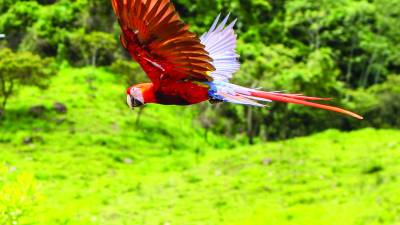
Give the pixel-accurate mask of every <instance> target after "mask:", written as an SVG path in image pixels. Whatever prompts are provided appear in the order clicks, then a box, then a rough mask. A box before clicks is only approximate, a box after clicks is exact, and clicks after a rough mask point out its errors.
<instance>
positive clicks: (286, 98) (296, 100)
mask: <svg viewBox="0 0 400 225" xmlns="http://www.w3.org/2000/svg"><path fill="white" fill-rule="evenodd" d="M250 95H251V96H253V97H256V98H262V99H266V100H271V101H277V102H286V103H293V104H298V105H305V106H310V107H314V108H319V109H324V110H329V111H333V112H337V113H342V114H346V115H349V116H352V117H354V118H357V119H359V120H362V119H363V117H362V116H360V115H358V114H356V113H353V112H350V111H348V110H345V109H341V108H338V107H334V106H329V105H324V104H319V103H315V102H309V101H310V100H330V99H325V98H317V97H308V96H303V95H296V94H281V93H275V92H263V91H256V90H252V91H250Z"/></svg>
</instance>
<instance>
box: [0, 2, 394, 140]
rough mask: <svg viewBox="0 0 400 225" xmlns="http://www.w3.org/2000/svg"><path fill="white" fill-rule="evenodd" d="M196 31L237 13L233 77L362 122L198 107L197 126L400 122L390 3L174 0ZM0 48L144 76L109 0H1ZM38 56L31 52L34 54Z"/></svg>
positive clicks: (294, 110)
mask: <svg viewBox="0 0 400 225" xmlns="http://www.w3.org/2000/svg"><path fill="white" fill-rule="evenodd" d="M173 3H174V4H175V6H176V8H177V10H178V12H179V13H180V15H181V17H182V18H183V19H184V21H185V22H187V23H188V24H190V25H191V29H192V30H193V31H195V32H197V33H198V34H201V33H203V32H205V31H206V30H207V28H208V27H210V25H211V24H212V22H213V20H214V18H215V17H216V16H217V15H218V14H219V13H222V14H224V15H225V14H228V13H231V18H232V20H233V18H238V22H237V25H236V31H237V33H238V39H239V40H238V53H239V54H240V56H241V57H240V61H241V62H242V67H241V70H240V72H238V74H236V75H235V78H234V82H236V83H238V84H241V85H247V86H250V87H262V88H263V89H265V90H282V91H288V92H294V93H304V94H307V95H315V96H324V97H325V96H326V97H333V98H334V99H335V100H334V101H333V104H336V105H339V106H342V107H345V108H349V109H351V110H354V111H357V112H358V113H360V114H362V115H364V116H365V117H366V120H365V121H363V122H359V121H355V120H353V119H351V118H347V117H342V116H339V115H336V114H332V113H328V112H323V111H320V110H314V109H309V108H306V107H300V106H294V105H283V104H272V105H271V106H270V107H268V108H267V109H258V108H247V107H242V106H234V105H228V104H224V105H216V106H209V105H201V106H199V107H197V108H195V109H194V110H197V111H198V112H199V118H200V120H201V122H202V124H203V126H204V127H206V128H207V129H211V130H213V131H215V132H218V133H223V134H225V135H229V136H231V135H234V134H237V133H243V134H247V135H248V136H249V137H250V140H252V138H253V137H261V138H263V139H280V138H287V137H291V136H298V135H305V134H309V133H312V132H315V131H319V130H323V129H326V128H339V129H345V130H349V129H355V128H360V127H366V126H374V127H400V120H399V119H398V118H397V117H396V113H397V114H398V112H399V110H400V104H399V102H400V101H399V100H400V90H399V88H398V87H399V84H400V77H399V74H400V30H399V29H398V28H399V27H400V2H399V1H398V0H372V1H371V0H369V1H368V0H321V1H305V0H290V1H276V0H246V1H244V0H230V1H227V0H203V1H195V0H173ZM0 33H5V34H6V35H7V37H6V39H5V40H2V41H0V47H1V46H2V47H7V48H11V49H12V50H13V51H15V52H22V51H23V52H27V51H30V52H32V53H33V54H35V55H39V56H40V57H53V58H54V59H55V61H56V62H58V63H59V64H61V63H68V64H70V65H71V66H87V65H91V66H104V67H107V68H109V70H111V71H113V72H115V73H116V74H119V75H121V79H120V80H121V82H126V83H128V82H129V84H131V83H132V82H140V81H143V80H144V79H146V78H145V76H144V74H143V73H142V72H141V71H140V68H138V66H137V65H136V64H134V63H133V62H131V60H130V59H129V57H127V54H126V52H125V51H124V50H123V49H122V48H121V47H120V45H119V43H118V42H119V41H118V36H119V27H118V25H117V23H116V21H115V18H114V15H113V12H112V8H111V4H110V1H109V0H76V1H69V0H58V1H56V0H37V1H29V0H25V1H22V0H17V1H13V0H0ZM39 56H38V57H39ZM2 60H5V59H4V58H1V59H0V61H2Z"/></svg>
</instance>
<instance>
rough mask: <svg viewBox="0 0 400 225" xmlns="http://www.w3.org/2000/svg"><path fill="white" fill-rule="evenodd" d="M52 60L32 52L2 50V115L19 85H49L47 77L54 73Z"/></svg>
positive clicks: (0, 69)
mask: <svg viewBox="0 0 400 225" xmlns="http://www.w3.org/2000/svg"><path fill="white" fill-rule="evenodd" d="M51 62H52V60H51V59H49V58H41V57H40V56H38V55H34V54H32V53H30V52H17V53H14V52H13V51H11V50H10V49H8V48H4V49H1V50H0V116H1V115H2V114H4V112H5V108H6V105H7V101H8V99H9V97H10V96H11V95H12V94H13V93H15V91H16V90H18V89H17V88H18V87H19V86H26V85H28V86H37V87H39V88H45V87H46V86H47V83H46V81H47V79H48V78H49V77H50V76H51V75H52V74H54V67H53V66H52V65H51Z"/></svg>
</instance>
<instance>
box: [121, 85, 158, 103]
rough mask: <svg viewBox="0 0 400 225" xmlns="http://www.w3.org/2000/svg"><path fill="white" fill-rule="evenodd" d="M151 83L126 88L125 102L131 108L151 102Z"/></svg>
mask: <svg viewBox="0 0 400 225" xmlns="http://www.w3.org/2000/svg"><path fill="white" fill-rule="evenodd" d="M152 87H153V85H152V84H137V85H133V86H132V87H130V88H128V90H127V91H126V94H127V95H126V103H127V104H128V106H129V107H130V108H131V109H134V108H135V107H140V106H143V105H144V104H146V103H151V102H153V99H154V98H153V96H154V94H153V88H152Z"/></svg>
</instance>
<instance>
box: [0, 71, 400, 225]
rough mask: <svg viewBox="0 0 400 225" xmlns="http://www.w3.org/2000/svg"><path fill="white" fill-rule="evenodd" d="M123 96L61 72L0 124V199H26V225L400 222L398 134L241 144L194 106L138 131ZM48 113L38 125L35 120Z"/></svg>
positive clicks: (106, 77) (108, 85) (147, 113)
mask: <svg viewBox="0 0 400 225" xmlns="http://www.w3.org/2000/svg"><path fill="white" fill-rule="evenodd" d="M88 76H89V77H92V78H94V79H93V81H92V83H91V84H89V83H87V78H88ZM124 90H125V87H124V86H123V85H121V84H118V77H115V76H114V75H112V74H109V73H107V72H105V71H103V70H94V69H90V68H87V69H63V70H62V71H61V74H60V75H59V76H57V77H55V78H54V79H53V81H52V84H51V85H50V88H49V89H48V90H46V91H44V92H41V91H38V90H36V89H34V88H32V89H24V90H23V91H20V92H19V95H18V96H17V97H15V98H13V99H12V100H11V103H10V105H9V107H8V109H9V111H8V114H7V118H6V119H5V120H4V121H3V122H2V123H1V125H0V163H1V167H0V168H2V169H1V174H0V193H1V194H2V196H1V197H0V199H5V198H6V197H7V196H9V195H10V194H9V193H10V192H9V191H7V190H9V189H10V188H9V187H14V188H15V189H16V190H18V189H21V190H22V191H21V196H22V197H23V196H27V197H23V198H24V199H25V200H24V201H21V202H18V204H17V203H15V204H14V203H12V202H11V203H10V201H8V203H7V204H8V205H5V201H2V202H0V204H2V205H1V206H0V209H3V208H5V207H9V208H13V209H15V208H18V209H19V210H20V211H21V212H26V213H23V214H21V216H20V217H18V218H17V219H18V224H107V225H108V224H116V225H117V224H118V225H119V224H134V225H136V224H148V225H153V224H156V225H157V224H161V225H167V224H170V225H174V224H177V225H206V224H210V225H218V224H221V225H228V224H229V225H243V224H249V225H259V224H260V225H261V224H262V225H269V224H295V225H298V224H304V225H315V224H324V225H325V224H332V225H333V224H368V225H369V224H388V225H389V224H396V223H400V216H399V215H400V207H399V205H400V197H398V196H400V195H398V190H399V188H400V174H399V171H400V132H399V131H394V130H381V131H377V130H373V129H365V130H361V131H356V132H351V133H341V132H338V131H334V130H332V131H327V132H324V133H321V134H317V135H313V136H311V137H305V138H297V139H293V140H289V141H282V142H276V143H267V144H259V145H255V146H250V147H249V146H243V147H241V146H240V144H239V143H238V142H237V141H230V140H227V139H226V138H221V137H217V136H215V135H212V134H210V135H209V138H208V140H205V139H204V131H203V130H202V129H201V128H199V126H198V125H197V123H196V118H195V117H196V115H195V114H194V111H193V110H191V109H190V107H189V108H181V107H159V106H148V107H146V108H145V109H144V111H143V114H142V117H141V119H140V121H139V123H136V119H137V114H138V111H131V110H129V109H127V108H126V106H125V102H124V101H125V97H124ZM54 102H61V103H64V104H66V105H67V108H68V112H67V114H57V113H56V112H55V111H54V110H53V109H52V105H53V104H54ZM42 104H43V105H44V106H45V108H46V111H45V113H44V114H43V115H41V116H40V117H38V118H35V117H32V116H31V115H30V114H29V113H27V111H28V109H29V107H31V106H32V105H42ZM27 137H31V138H32V137H33V138H32V140H31V141H30V142H29V143H26V144H24V143H23V142H24V140H25V141H26V138H27ZM19 180H20V181H19ZM27 186H32V187H33V186H34V188H32V189H29V190H28V191H26V190H27V189H25V187H27ZM13 199H19V198H18V197H16V196H13ZM26 199H28V200H26ZM28 212H29V213H28ZM0 215H1V216H3V215H4V213H3V212H0ZM1 219H3V218H1ZM1 219H0V221H3V220H1ZM8 223H10V224H11V223H12V221H11V222H9V221H8Z"/></svg>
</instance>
